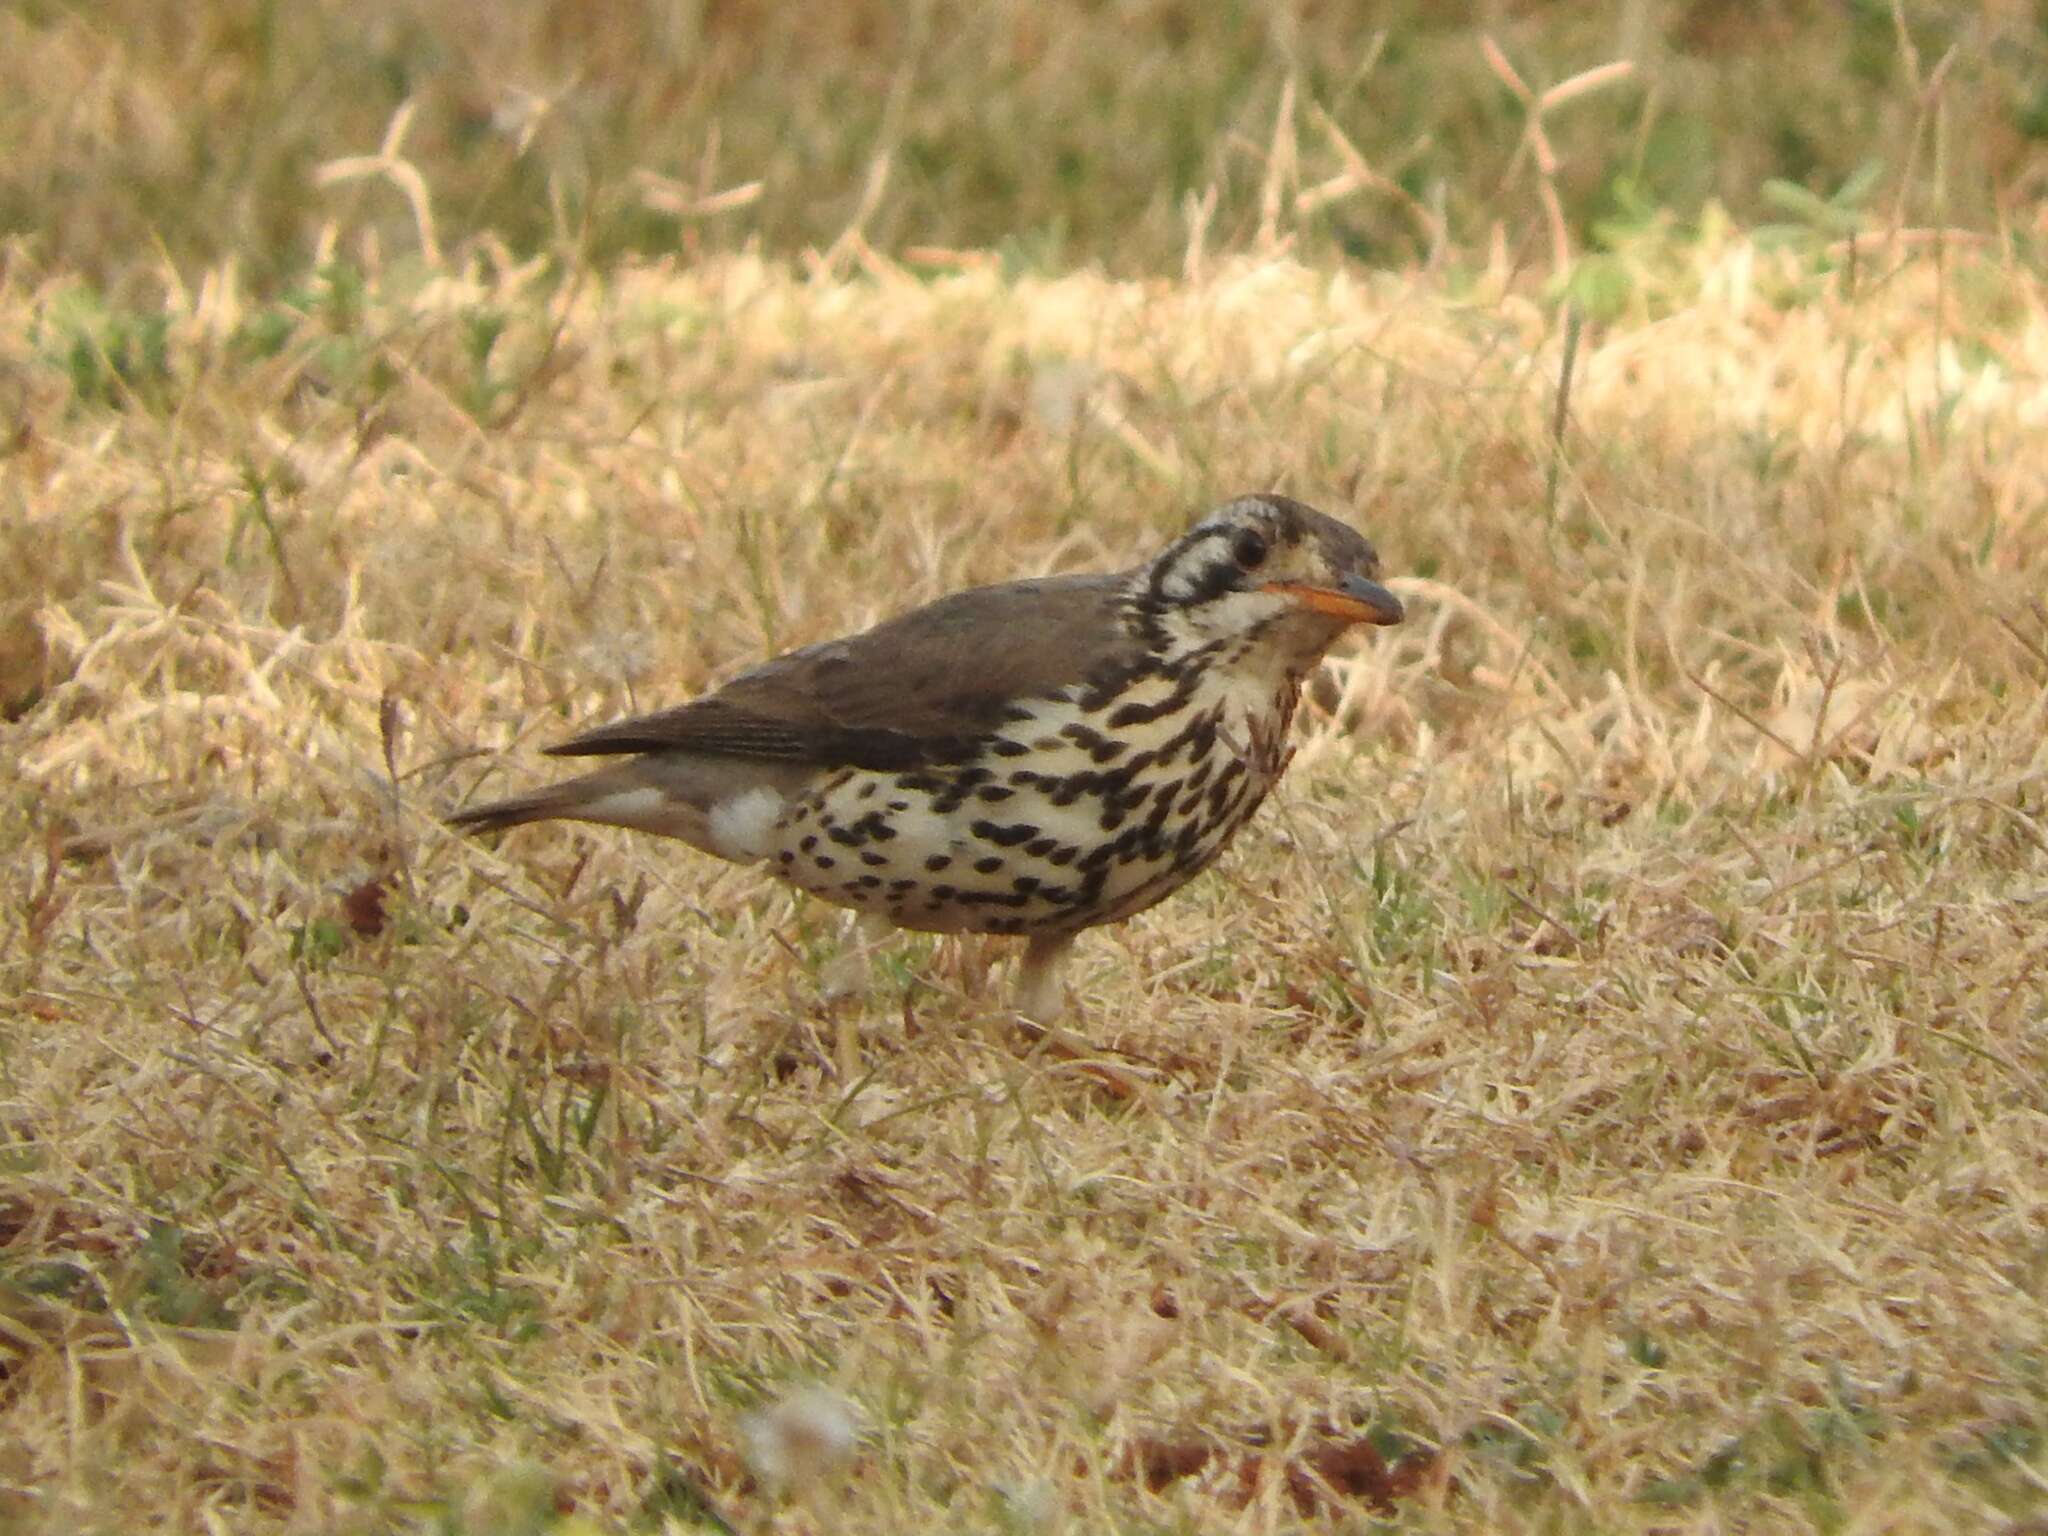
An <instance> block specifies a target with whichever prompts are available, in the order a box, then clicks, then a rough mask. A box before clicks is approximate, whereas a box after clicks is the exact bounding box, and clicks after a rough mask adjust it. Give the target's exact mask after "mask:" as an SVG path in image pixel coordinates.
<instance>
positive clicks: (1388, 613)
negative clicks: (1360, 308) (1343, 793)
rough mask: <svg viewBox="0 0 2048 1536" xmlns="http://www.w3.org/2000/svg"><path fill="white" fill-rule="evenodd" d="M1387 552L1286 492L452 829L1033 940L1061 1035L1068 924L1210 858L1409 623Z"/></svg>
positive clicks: (618, 747) (1034, 969)
mask: <svg viewBox="0 0 2048 1536" xmlns="http://www.w3.org/2000/svg"><path fill="white" fill-rule="evenodd" d="M1379 575H1380V564H1379V558H1378V556H1377V555H1376V554H1375V553H1374V551H1373V547H1372V545H1370V544H1368V543H1367V542H1366V541H1365V540H1364V539H1363V538H1361V537H1359V535H1358V534H1356V533H1354V532H1353V531H1352V530H1351V529H1350V528H1348V527H1346V526H1345V525H1344V524H1342V523H1340V522H1337V521H1336V520H1334V519H1333V518H1330V517H1326V516H1324V515H1323V514H1322V513H1320V512H1317V511H1316V510H1314V509H1313V508H1311V507H1307V506H1304V505H1303V504H1302V503H1300V502H1298V501H1292V500H1289V499H1288V498H1286V497H1284V496H1271V495H1262V496H1245V497H1241V498H1239V499H1238V500H1236V501H1232V502H1229V503H1228V504H1226V505H1224V506H1222V507H1219V508H1217V509H1216V510H1215V511H1213V512H1211V513H1209V514H1208V515H1207V516H1205V517H1203V518H1202V519H1201V520H1200V521H1199V522H1197V523H1196V524H1195V525H1194V526H1193V527H1192V528H1190V529H1189V530H1188V531H1187V532H1186V533H1184V534H1182V535H1181V536H1180V537H1179V538H1178V539H1176V540H1174V542H1173V543H1171V544H1170V545H1168V546H1167V547H1166V549H1165V550H1164V551H1162V552H1161V553H1160V554H1159V555H1158V556H1157V557H1156V558H1154V559H1153V560H1151V561H1150V562H1148V563H1147V564H1144V565H1141V566H1138V567H1136V568H1135V569H1132V570H1128V571H1122V572H1117V573H1115V574H1111V575H1096V576H1052V577H1044V578H1040V579H1037V580H1031V581H1014V582H1007V583H1004V584H1002V585H1000V586H993V587H979V588H976V589H974V590H972V591H968V592H960V593H957V594H955V595H953V596H951V597H945V598H941V599H939V600H938V601H937V602H934V603H931V604H928V605H927V606H925V607H923V608H919V609H917V610H915V611H914V612H911V613H907V614H904V615H903V616H902V617H900V618H896V619H891V620H889V621H888V622H887V623H884V624H879V625H877V626H876V627H875V628H873V629H870V630H867V631H865V632H864V633H861V634H858V635H852V636H849V637H848V638H846V639H843V640H828V641H825V642H823V643H821V644H817V645H809V646H805V647H804V648H803V649H801V650H797V651H791V652H790V653H789V654H787V655H784V656H779V657H777V658H775V659H774V660H773V661H770V662H767V663H765V664H763V665H761V666H758V667H756V668H754V669H753V670H752V671H750V672H746V673H743V674H742V675H741V676H739V677H737V678H735V679H733V681H731V682H730V683H728V684H726V685H725V686H724V687H723V688H721V689H719V690H718V691H717V692H715V693H712V694H709V695H707V696H706V697H704V698H700V699H696V700H693V701H692V702H690V703H688V704H683V705H679V706H678V707H676V708H674V709H668V710H663V711H662V712H660V713H659V714H652V715H643V716H640V717H638V718H636V719H632V720H624V721H621V722H619V723H618V724H616V725H607V726H601V727H599V728H598V729H596V730H594V731H590V732H588V733H587V734H585V735H582V736H578V737H577V738H575V739H574V740H573V741H568V742H564V743H563V744H562V745H560V746H557V747H552V748H550V749H549V751H551V752H552V753H554V754H556V755H558V756H563V757H618V758H621V759H623V761H621V762H618V763H614V764H611V765H609V766H607V767H603V768H600V769H598V770H597V771H596V772H595V773H590V774H586V775H584V776H583V777H581V778H575V779H570V780H567V781H566V782H563V783H559V784H554V785H551V786H549V787H547V788H544V789H538V790H535V791H533V792H532V793H530V794H525V795H519V796H516V797H515V798H513V799H509V800H500V801H498V802H496V803H495V804H491V805H484V806H479V807H476V808H475V809H471V810H463V811H460V812H458V813H456V814H455V815H454V816H452V817H450V818H449V819H450V820H451V821H452V822H453V823H454V824H455V825H457V826H461V827H468V828H471V829H475V830H479V831H488V830H495V829H497V828H500V827H511V826H517V825H518V824H520V823H521V822H527V821H539V820H543V819H546V818H549V817H564V818H569V819H573V820H578V821H589V822H599V823H604V824H606V825H610V826H619V827H630V828H633V829H635V830H637V831H642V832H656V833H660V834H662V835H663V836H667V837H676V838H681V839H682V840H683V841H684V842H686V843H689V844H691V845H693V846H695V847H697V848H701V849H703V850H704V851H705V852H706V853H710V854H715V855H716V856H717V857H719V858H722V859H730V860H732V861H734V862H736V863H760V864H764V865H766V866H767V868H768V869H769V871H770V872H771V873H773V874H775V875H777V876H778V877H780V878H781V879H783V880H786V881H788V882H789V883H790V884H792V885H795V886H797V887H799V888H800V889H802V890H805V891H808V892H810V893H811V894H812V895H814V896H819V897H822V898H823V899H824V900H826V901H830V902H836V903H838V904H839V905H840V906H844V907H851V908H853V909H854V910H856V911H857V912H861V913H865V914H869V915H870V916H872V917H874V918H879V919H882V920H885V921H886V922H888V923H891V924H894V925H895V926H897V927H899V928H918V929H924V930H928V931H932V932H939V933H959V932H968V933H997V934H1020V935H1024V936H1025V937H1026V938H1027V939H1028V941H1029V942H1028V945H1027V948H1026V950H1025V955H1024V964H1023V968H1022V971H1021V973H1020V976H1019V987H1018V997H1017V1005H1018V1007H1019V1009H1020V1011H1022V1012H1023V1013H1024V1014H1026V1015H1027V1016H1028V1017H1031V1018H1033V1019H1038V1020H1046V1019H1049V1018H1050V1017H1051V1016H1052V1015H1054V1014H1055V1013H1056V1012H1057V1011H1058V1008H1059V1004H1060V998H1061V989H1060V981H1059V970H1060V964H1061V962H1062V960H1063V959H1064V958H1065V955H1066V952H1067V950H1068V948H1069V947H1070V946H1071V944H1072V943H1073V939H1074V935H1075V934H1077V933H1079V932H1080V931H1081V930H1082V929H1083V928H1091V927H1094V926H1095V925H1096V924H1098V923H1114V922H1120V921H1122V920H1123V919H1124V918H1127V917H1130V916H1131V915H1132V914H1133V913H1137V912H1142V911H1144V910H1145V908H1147V907H1149V906H1151V905H1152V904H1153V903H1155V902H1157V901H1159V900H1161V899H1162V898H1164V897H1166V896H1168V895H1170V894H1171V893H1172V892H1174V891H1175V890H1178V889H1179V888H1180V887H1181V886H1182V885H1184V884H1186V883H1187V882H1188V881H1189V880H1191V879H1193V878H1194V877H1195V876H1196V875H1198V874H1200V873H1201V872H1202V871H1203V870H1204V869H1206V868H1207V867H1208V866H1209V865H1210V863H1211V862H1213V861H1214V860H1215V858H1216V856H1217V855H1218V854H1219V853H1221V852H1222V851H1223V849H1224V848H1225V847H1226V846H1227V845H1228V844H1229V842H1230V840H1231V838H1232V837H1234V836H1236V834H1237V830H1238V828H1240V827H1242V826H1243V825H1244V824H1245V821H1246V820H1247V819H1248V818H1249V817H1250V816H1251V814H1252V812H1254V811H1256V810H1257V809H1258V808H1259V803H1260V801H1262V800H1264V799H1265V798H1266V792H1267V791H1268V790H1270V789H1271V788H1272V787H1273V784H1274V781H1275V780H1277V779H1278V778H1279V777H1280V774H1281V772H1282V771H1283V770H1284V769H1285V768H1286V766H1287V761H1288V758H1289V756H1290V749H1289V747H1288V744H1287V732H1288V725H1289V722H1290V721H1291V720H1292V719H1293V717H1294V709H1295V705H1296V703H1297V701H1298V700H1299V699H1300V697H1301V688H1302V683H1303V680H1304V679H1305V678H1306V677H1307V676H1308V674H1309V672H1310V671H1311V670H1312V669H1313V668H1314V667H1315V666H1316V664H1317V662H1319V661H1320V660H1321V659H1322V656H1323V654H1324V652H1326V651H1327V650H1328V649H1329V648H1330V646H1331V645H1332V644H1333V643H1335V641H1336V640H1337V637H1338V636H1339V635H1341V634H1343V632H1344V631H1345V630H1346V629H1348V628H1349V627H1350V626H1352V625H1354V624H1398V623H1399V622H1400V621H1401V616H1402V615H1401V604H1400V602H1399V601H1398V600H1397V599H1396V598H1395V597H1394V595H1393V594H1392V593H1391V592H1389V591H1387V589H1386V588H1385V587H1383V586H1381V585H1380V583H1379Z"/></svg>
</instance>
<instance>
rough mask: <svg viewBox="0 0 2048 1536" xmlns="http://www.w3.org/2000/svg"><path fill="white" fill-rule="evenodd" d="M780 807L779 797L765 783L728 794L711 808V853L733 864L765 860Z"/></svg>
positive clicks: (780, 800) (781, 804) (780, 797)
mask: <svg viewBox="0 0 2048 1536" xmlns="http://www.w3.org/2000/svg"><path fill="white" fill-rule="evenodd" d="M782 807H783V799H782V796H781V795H780V794H779V793H777V792H776V791H775V790H772V789H770V788H768V787H767V786H766V785H765V784H763V785H756V786H755V787H754V788H752V789H748V790H742V791H741V792H740V793H739V794H737V795H727V796H726V797H725V798H724V799H723V800H721V801H719V802H718V803H717V804H716V805H714V806H712V807H711V851H712V852H713V853H715V854H717V855H718V856H719V857H720V858H724V859H731V860H732V861H733V862H734V863H735V864H751V863H754V862H755V861H756V860H759V859H765V858H767V857H768V854H769V852H770V846H771V845H770V840H769V834H770V833H771V832H772V831H773V830H774V827H775V819H776V818H777V817H778V816H780V815H781V814H782Z"/></svg>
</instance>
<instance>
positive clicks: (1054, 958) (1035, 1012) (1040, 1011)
mask: <svg viewBox="0 0 2048 1536" xmlns="http://www.w3.org/2000/svg"><path fill="white" fill-rule="evenodd" d="M1073 947H1074V936H1073V935H1072V934H1071V933H1041V934H1036V935H1034V936H1033V937H1032V940H1031V942H1030V943H1029V944H1028V945H1026V946H1025V949H1024V959H1023V960H1022V962H1020V963H1019V965H1018V967H1017V1004H1016V1006H1017V1012H1018V1013H1019V1014H1020V1015H1021V1016H1022V1017H1024V1018H1025V1019H1027V1020H1029V1021H1030V1022H1031V1023H1033V1024H1041V1025H1045V1026H1048V1027H1049V1026H1051V1025H1052V1024H1053V1023H1054V1022H1055V1021H1057V1020H1058V1018H1059V1016H1060V1015H1061V1014H1062V1013H1064V1012H1066V1002H1067V998H1066V992H1067V989H1066V986H1065V983H1064V980H1063V978H1062V972H1063V971H1064V970H1065V969H1066V963H1067V952H1068V951H1069V950H1071V949H1072V948H1073Z"/></svg>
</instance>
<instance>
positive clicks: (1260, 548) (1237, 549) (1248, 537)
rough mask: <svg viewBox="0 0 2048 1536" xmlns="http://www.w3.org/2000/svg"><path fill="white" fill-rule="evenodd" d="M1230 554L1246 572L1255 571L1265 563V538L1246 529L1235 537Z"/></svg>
mask: <svg viewBox="0 0 2048 1536" xmlns="http://www.w3.org/2000/svg"><path fill="white" fill-rule="evenodd" d="M1230 552H1231V553H1232V554H1233V555H1235V556H1236V557H1237V563H1238V564H1239V565H1241V566H1243V567H1244V568H1245V569H1246V570H1248V571H1255V570H1257V569H1258V568H1259V567H1260V566H1261V565H1264V564H1265V563H1266V538H1265V535H1264V534H1261V533H1254V532H1253V531H1252V530H1251V529H1249V528H1247V529H1245V530H1244V532H1242V533H1240V534H1239V535H1238V536H1237V541H1236V543H1234V544H1232V545H1231V547H1230Z"/></svg>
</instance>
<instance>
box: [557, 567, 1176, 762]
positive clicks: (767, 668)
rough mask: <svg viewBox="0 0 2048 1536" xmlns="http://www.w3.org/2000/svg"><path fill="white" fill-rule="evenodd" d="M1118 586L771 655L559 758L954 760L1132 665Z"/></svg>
mask: <svg viewBox="0 0 2048 1536" xmlns="http://www.w3.org/2000/svg"><path fill="white" fill-rule="evenodd" d="M1126 580H1127V578H1125V577H1122V576H1055V577H1046V578H1042V579H1040V580H1036V581H1018V582H1008V583H1005V584H1004V585H1002V586H995V587H979V588H976V589H974V590H973V591H969V592H960V593H956V594H954V595H953V596H951V597H946V598H941V599H940V600H939V601H937V602H935V603H931V604H929V605H927V606H926V607H923V608H919V609H916V610H914V611H913V612H910V613H907V614H905V615H903V616H902V617H901V618H896V619H891V620H889V621H888V622H887V623H884V624H879V625H877V626H875V627H874V628H873V629H870V630H866V631H864V632H862V633H861V634H858V635H851V636H848V637H847V638H845V639H843V640H828V641H825V642H823V643H821V644H818V645H811V646H805V647H804V648H803V649H802V650H797V651H791V652H790V653H789V654H788V655H786V656H778V657H777V658H776V659H775V660H773V661H770V662H766V663H764V664H763V665H761V666H758V667H756V668H754V669H753V670H752V671H750V672H745V673H742V674H741V675H740V676H739V677H736V678H734V679H733V680H732V681H731V682H730V683H728V684H726V686H725V687H723V688H721V689H719V690H718V691H717V692H716V693H713V694H709V695H707V696H706V697H704V698H701V699H695V700H693V701H691V702H690V703H688V704H682V705H678V706H677V707H676V708H674V709H665V710H662V711H660V712H659V713H657V714H651V715H642V716H640V717H638V718H636V719H632V720H621V721H619V722H618V723H616V724H613V725H605V726H600V727H598V728H597V729H596V730H594V731H589V732H587V733H585V734H584V735H581V736H578V737H576V738H575V739H574V740H572V741H567V742H564V743H562V744H561V745H560V746H555V747H550V748H549V749H548V750H549V751H550V752H551V753H553V754H555V755H556V756H560V757H595V756H604V755H609V754H615V753H626V752H710V753H719V754H722V755H729V756H734V757H753V758H767V759H778V760H783V761H798V762H810V763H817V764H820V765H824V766H838V767H857V768H872V769H878V770H882V771H900V770H903V769H909V768H917V767H923V766H928V765H932V764H936V763H944V762H950V761H957V760H959V759H960V758H962V757H964V756H967V755H969V754H971V753H972V751H973V750H974V744H975V742H976V741H977V740H978V739H979V738H981V737H982V736H984V735H985V734H986V733H987V732H988V731H990V730H992V729H994V728H996V727H998V726H1000V725H1002V724H1004V723H1005V722H1006V720H1007V719H1008V718H1009V711H1010V709H1011V708H1012V706H1013V704H1014V701H1016V700H1018V699H1025V698H1033V697H1045V696H1048V695H1050V694H1053V693H1056V692H1058V691H1059V690H1060V689H1062V688H1064V687H1067V686H1070V685H1072V684H1075V683H1078V682H1080V681H1082V680H1083V679H1085V678H1088V677H1091V676H1095V675H1097V674H1098V673H1100V672H1102V671H1103V670H1104V669H1109V668H1125V667H1130V666H1133V665H1135V664H1136V663H1137V661H1138V658H1139V657H1140V656H1141V655H1142V652H1143V646H1142V643H1141V642H1140V640H1139V639H1138V637H1137V636H1136V635H1135V634H1133V633H1132V632H1131V631H1130V629H1129V627H1128V626H1127V625H1126V624H1125V623H1124V622H1123V620H1122V616H1121V613H1120V610H1119V606H1118V601H1117V600H1118V596H1119V593H1120V592H1121V590H1122V588H1123V586H1124V583H1125V581H1126Z"/></svg>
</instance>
